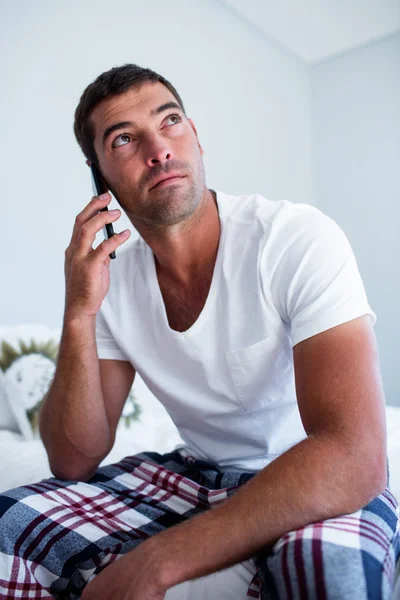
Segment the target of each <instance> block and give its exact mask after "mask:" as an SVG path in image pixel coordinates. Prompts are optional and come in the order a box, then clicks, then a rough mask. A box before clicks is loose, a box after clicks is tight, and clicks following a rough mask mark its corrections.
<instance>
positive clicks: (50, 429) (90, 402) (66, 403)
mask: <svg viewBox="0 0 400 600" xmlns="http://www.w3.org/2000/svg"><path fill="white" fill-rule="evenodd" d="M40 433H41V437H42V439H43V442H44V444H45V446H46V449H47V451H48V453H49V458H50V462H51V459H52V458H53V457H54V463H57V462H58V460H57V458H56V457H65V456H68V459H69V460H68V462H69V463H70V464H72V463H74V462H77V464H82V459H83V458H84V457H87V458H88V459H94V461H95V459H96V458H97V457H99V456H102V455H103V454H104V453H105V452H106V451H107V449H108V444H109V441H110V440H109V437H110V430H109V425H108V421H107V415H106V411H105V406H104V401H103V395H102V390H101V381H100V372H99V360H98V356H97V347H96V338H95V320H94V319H85V320H83V319H82V320H74V321H65V322H64V327H63V333H62V337H61V341H60V348H59V355H58V360H57V369H56V373H55V376H54V379H53V382H52V384H51V386H50V389H49V391H48V393H47V394H46V398H45V400H44V402H43V405H42V408H41V411H40Z"/></svg>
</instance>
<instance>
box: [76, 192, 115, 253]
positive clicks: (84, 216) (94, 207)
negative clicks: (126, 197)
mask: <svg viewBox="0 0 400 600" xmlns="http://www.w3.org/2000/svg"><path fill="white" fill-rule="evenodd" d="M103 195H104V194H102V196H103ZM110 202H111V194H109V193H108V192H107V194H106V197H105V198H104V199H103V198H100V196H93V197H92V199H91V201H90V202H89V204H87V205H86V206H85V208H84V209H83V210H82V211H81V212H80V213H79V214H78V215H77V216H76V218H75V223H74V228H73V231H72V236H71V241H70V246H76V244H77V243H78V239H79V232H80V230H81V227H82V225H83V224H84V223H86V221H88V220H89V219H91V218H92V217H93V216H94V215H96V214H97V213H98V211H99V210H100V209H101V208H104V207H105V206H108V204H110Z"/></svg>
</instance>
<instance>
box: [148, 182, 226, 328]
mask: <svg viewBox="0 0 400 600" xmlns="http://www.w3.org/2000/svg"><path fill="white" fill-rule="evenodd" d="M213 191H214V192H215V196H216V202H217V206H218V215H219V221H220V238H219V243H218V250H217V257H216V260H215V264H214V271H213V276H212V280H211V285H210V289H209V291H208V295H207V299H206V301H205V304H204V306H203V308H202V311H201V313H200V314H199V316H198V317H197V319H196V321H195V322H194V323H193V325H191V327H189V329H187V330H186V331H176V330H175V329H172V328H171V327H170V325H169V321H168V315H167V311H166V308H165V304H164V298H163V296H162V293H161V289H160V285H159V282H158V277H157V270H156V265H155V260H154V254H153V251H152V249H151V248H150V246H149V245H148V244H147V243H146V242H145V241H144V240H143V238H141V240H142V242H143V244H144V259H145V272H146V273H147V274H148V277H147V281H148V285H149V287H150V293H151V298H152V303H153V307H154V310H156V311H157V314H158V316H159V317H160V320H161V322H162V326H163V328H164V330H166V331H167V333H168V335H170V336H172V337H174V338H175V339H177V340H178V339H181V340H185V339H189V338H191V337H192V336H194V335H196V334H197V333H198V332H199V331H200V330H201V329H202V327H203V326H204V325H205V323H206V322H207V317H208V314H209V312H210V310H211V308H212V306H213V305H214V302H215V298H216V296H217V292H218V286H219V281H220V277H221V260H222V248H223V242H224V239H225V227H224V222H223V219H222V218H221V213H222V211H223V207H222V206H221V194H222V192H220V191H219V190H213Z"/></svg>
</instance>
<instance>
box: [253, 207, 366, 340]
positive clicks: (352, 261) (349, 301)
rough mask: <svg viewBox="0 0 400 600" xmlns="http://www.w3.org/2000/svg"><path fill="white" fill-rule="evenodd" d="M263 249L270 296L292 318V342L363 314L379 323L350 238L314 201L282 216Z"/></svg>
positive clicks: (286, 318)
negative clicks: (281, 220)
mask: <svg viewBox="0 0 400 600" xmlns="http://www.w3.org/2000/svg"><path fill="white" fill-rule="evenodd" d="M297 206H298V205H297ZM301 206H304V207H306V208H305V209H304V210H301ZM272 229H273V228H272ZM263 255H264V260H262V261H261V264H262V269H263V272H262V278H267V279H268V282H269V290H270V294H271V296H272V301H273V303H274V305H275V306H276V308H277V309H278V312H279V314H280V315H281V318H282V319H283V320H284V321H286V322H287V323H289V324H290V331H291V339H292V346H295V345H296V344H298V343H299V342H301V341H303V340H305V339H307V338H309V337H311V336H313V335H316V334H317V333H321V332H322V331H325V330H327V329H330V328H331V327H335V326H337V325H340V324H341V323H345V322H347V321H350V320H352V319H355V318H356V317H359V316H362V315H365V314H369V315H370V316H371V321H372V324H373V325H375V323H376V319H377V318H376V314H375V313H374V312H373V311H372V309H371V307H370V306H369V303H368V299H367V296H366V292H365V288H364V284H363V281H362V278H361V275H360V272H359V269H358V265H357V261H356V258H355V256H354V253H353V250H352V248H351V246H350V243H349V241H348V239H347V237H346V235H345V233H344V232H343V230H342V229H341V228H340V227H339V225H338V224H337V223H336V222H335V221H334V220H333V219H331V218H330V217H328V216H327V215H325V214H324V213H323V212H322V211H320V210H319V209H317V208H316V207H312V206H311V205H300V208H298V211H297V212H295V213H294V215H292V216H290V217H288V218H287V219H286V220H283V224H281V225H280V226H278V227H277V228H276V230H275V231H274V232H273V233H272V235H271V239H270V242H269V243H267V244H266V245H265V247H264V249H263Z"/></svg>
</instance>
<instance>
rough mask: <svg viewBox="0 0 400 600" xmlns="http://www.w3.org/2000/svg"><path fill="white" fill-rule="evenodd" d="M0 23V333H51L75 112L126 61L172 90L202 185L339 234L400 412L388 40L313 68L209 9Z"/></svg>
mask: <svg viewBox="0 0 400 600" xmlns="http://www.w3.org/2000/svg"><path fill="white" fill-rule="evenodd" d="M0 23H1V31H0V33H1V36H0V66H1V73H2V94H1V97H0V98H1V99H0V102H1V108H2V110H1V112H0V131H1V133H2V144H1V145H0V165H1V173H2V178H1V194H2V210H3V220H2V235H1V236H0V253H1V254H0V255H1V267H2V293H1V294H0V323H1V324H2V325H13V324H17V323H24V322H25V323H44V324H46V325H49V326H51V327H59V326H61V323H62V314H63V306H64V276H63V264H64V250H65V248H66V246H67V245H68V243H69V239H70V236H71V231H72V226H73V221H74V219H75V216H76V214H77V213H78V212H79V211H80V210H81V209H82V208H83V207H84V206H85V205H86V204H87V202H88V201H89V200H90V197H91V195H92V192H91V186H90V179H89V169H88V167H87V166H86V165H85V163H84V157H83V155H82V153H81V150H80V149H79V147H78V145H77V143H76V141H75V138H74V135H73V130H72V125H73V115H74V111H75V108H76V105H77V103H78V101H79V97H80V95H81V93H82V92H83V90H84V88H85V87H86V86H87V85H88V84H89V83H90V82H91V81H92V80H93V79H94V78H95V77H96V76H97V75H98V74H99V73H101V72H103V71H105V70H108V69H109V68H111V67H113V66H116V65H122V64H123V63H126V62H134V63H137V64H139V65H141V66H144V67H150V68H152V69H154V70H155V71H158V72H159V73H161V74H163V75H164V76H165V77H166V78H167V79H169V80H170V81H171V82H172V83H173V84H174V85H175V86H176V88H177V90H178V92H179V93H180V95H181V97H182V99H183V102H184V103H185V107H186V109H187V113H188V116H190V117H192V118H193V120H194V123H195V125H196V128H197V131H198V134H199V139H200V141H201V143H202V145H203V147H204V149H205V155H204V161H205V166H206V174H207V184H208V186H209V187H211V188H213V187H216V188H217V189H221V190H223V191H225V192H227V193H232V194H236V193H237V194H240V193H254V192H257V193H261V194H263V195H265V196H267V197H268V198H272V199H281V198H286V199H288V200H292V201H294V202H309V203H311V204H313V203H315V204H317V205H318V206H319V207H320V208H321V209H322V210H323V211H324V212H326V213H327V214H329V215H330V216H332V218H334V219H335V220H336V221H337V222H338V223H339V224H340V225H341V227H342V228H343V229H344V231H345V232H346V234H347V235H348V237H349V239H350V242H351V244H352V246H353V249H354V251H355V254H356V257H357V260H358V263H359V267H360V271H361V274H362V276H363V279H364V283H365V286H366V290H367V295H368V297H369V300H370V303H371V306H372V307H373V309H374V310H375V312H376V313H377V316H378V321H377V324H376V326H375V331H376V333H377V337H378V343H379V350H380V356H381V363H382V372H383V376H384V382H385V390H386V394H387V399H388V402H389V403H393V404H394V403H396V402H397V403H400V397H399V398H398V397H397V396H398V394H396V391H398V388H399V380H398V365H397V364H396V357H397V356H398V350H397V345H398V338H399V326H398V318H397V312H396V309H397V306H399V300H400V291H399V277H398V273H399V256H400V254H399V234H398V232H399V225H398V223H399V220H400V219H399V202H400V198H399V193H398V192H399V172H400V169H398V163H399V160H398V159H399V156H400V153H399V143H400V142H399V140H400V135H399V134H400V123H399V108H398V107H399V106H400V81H399V49H400V48H399V46H400V39H399V36H393V37H391V38H388V39H387V40H384V41H382V42H379V43H375V44H371V45H370V46H367V47H365V48H362V49H360V50H357V51H354V52H351V53H348V54H345V55H343V56H341V57H336V58H335V59H332V60H327V61H324V62H322V63H321V64H319V65H317V66H314V67H311V68H309V67H306V66H305V65H304V63H303V62H302V61H300V60H296V58H295V57H294V56H293V54H292V53H290V52H287V53H286V52H285V51H284V50H282V48H281V47H279V48H278V47H276V46H274V45H273V43H271V42H270V40H269V39H267V38H266V37H264V36H263V35H262V34H261V33H260V32H259V31H257V30H256V29H255V28H253V27H252V26H251V25H249V24H248V23H245V22H243V21H242V20H241V19H240V18H239V17H238V16H237V15H236V14H235V13H232V12H231V11H229V10H228V9H227V8H226V7H225V6H224V5H221V4H219V2H218V1H217V0H202V2H196V1H195V0H171V1H170V2H168V3H165V2H163V1H162V0H156V1H153V2H151V3H142V2H141V1H139V0H115V1H114V2H113V3H111V4H110V3H109V2H105V1H104V0H102V1H96V2H95V1H94V0H86V2H79V1H78V0H76V1H74V2H73V1H69V2H57V3H54V2H53V3H52V2H49V1H45V0H38V1H37V2H35V3H31V2H28V0H25V1H22V0H21V1H20V2H18V3H13V4H12V3H10V2H9V3H7V4H6V3H2V4H0ZM311 114H312V115H313V118H312V121H311ZM312 142H313V153H312V154H311V143H312ZM312 156H313V161H314V162H312ZM312 169H313V171H312ZM313 174H314V178H313ZM313 181H314V182H315V193H314V190H313ZM113 204H116V203H115V202H114V203H113ZM128 226H130V223H129V221H128V220H127V219H126V218H125V217H122V218H121V219H120V221H119V225H118V226H117V227H116V229H117V231H120V230H122V229H124V228H126V227H128ZM99 239H101V236H100V238H99Z"/></svg>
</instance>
